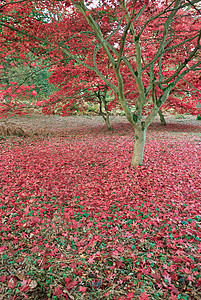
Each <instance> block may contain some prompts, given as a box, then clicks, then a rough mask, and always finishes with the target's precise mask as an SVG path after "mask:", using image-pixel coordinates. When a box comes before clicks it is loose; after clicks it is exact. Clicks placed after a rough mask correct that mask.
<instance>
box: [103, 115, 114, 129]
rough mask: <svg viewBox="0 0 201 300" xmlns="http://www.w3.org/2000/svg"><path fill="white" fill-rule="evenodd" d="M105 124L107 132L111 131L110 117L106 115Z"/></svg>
mask: <svg viewBox="0 0 201 300" xmlns="http://www.w3.org/2000/svg"><path fill="white" fill-rule="evenodd" d="M105 123H106V125H107V128H108V130H113V128H112V126H111V124H110V116H109V114H108V113H106V116H105Z"/></svg>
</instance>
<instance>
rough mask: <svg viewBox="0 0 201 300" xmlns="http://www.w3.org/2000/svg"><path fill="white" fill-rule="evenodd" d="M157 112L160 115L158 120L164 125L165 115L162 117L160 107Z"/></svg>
mask: <svg viewBox="0 0 201 300" xmlns="http://www.w3.org/2000/svg"><path fill="white" fill-rule="evenodd" d="M158 114H159V117H160V120H161V125H164V126H165V125H166V121H165V117H164V115H163V113H162V111H161V110H160V109H159V111H158Z"/></svg>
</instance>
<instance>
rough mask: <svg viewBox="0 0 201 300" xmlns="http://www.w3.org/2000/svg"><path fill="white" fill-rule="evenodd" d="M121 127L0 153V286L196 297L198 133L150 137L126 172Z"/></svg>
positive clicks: (6, 145)
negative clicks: (141, 160) (137, 163)
mask: <svg viewBox="0 0 201 300" xmlns="http://www.w3.org/2000/svg"><path fill="white" fill-rule="evenodd" d="M158 126H159V125H158ZM114 127H115V126H114ZM121 128H122V125H121V124H119V125H118V126H117V125H116V127H115V129H116V132H117V133H116V134H115V133H114V134H113V135H110V134H104V132H103V131H102V129H101V127H99V126H97V127H95V129H94V133H95V134H94V133H90V134H89V132H88V131H87V129H86V127H85V135H83V136H82V137H81V136H80V133H79V132H78V131H77V133H76V131H74V132H73V131H72V133H71V134H70V133H69V134H68V135H67V136H66V137H65V138H62V137H55V138H52V139H38V140H34V139H31V138H27V139H26V140H23V139H8V140H5V141H3V142H2V143H1V144H0V150H1V158H0V170H1V182H0V185H1V194H0V214H1V218H0V230H1V245H0V255H1V259H2V262H3V264H2V268H1V269H2V270H3V274H2V275H1V277H0V282H1V285H2V286H4V287H5V288H10V289H11V290H13V291H16V290H19V291H20V293H24V294H26V295H28V293H31V292H32V293H34V291H36V293H39V289H40V286H41V284H42V286H43V293H44V295H47V294H51V295H55V296H58V297H65V295H66V296H67V295H68V293H69V295H70V296H71V294H72V295H74V297H75V298H76V299H79V298H80V297H81V295H82V294H83V293H85V294H86V295H88V293H89V294H90V295H92V297H93V298H94V299H96V295H98V294H97V293H99V292H100V291H102V292H103V293H107V295H110V290H112V289H113V290H114V291H115V292H116V293H117V294H118V293H119V294H118V295H119V297H125V299H126V297H127V299H129V298H128V297H131V298H130V299H132V293H133V295H134V296H136V295H138V297H141V298H140V299H149V298H150V299H151V297H152V296H153V294H152V293H153V291H154V293H155V292H158V293H159V292H160V293H161V294H160V296H161V295H162V297H163V299H176V298H175V297H176V296H177V295H179V294H181V295H184V294H185V292H186V291H188V294H189V295H190V296H192V295H193V292H192V291H193V289H194V287H196V289H197V293H198V295H199V294H200V292H201V290H200V289H201V283H200V276H199V274H200V268H199V264H200V251H201V247H200V244H201V233H200V230H199V229H200V202H199V201H200V186H201V177H200V165H199V163H200V138H199V134H197V136H196V134H195V133H194V132H192V131H190V132H188V131H187V130H188V127H187V126H184V129H185V132H183V133H178V132H176V129H175V130H174V126H172V127H171V126H169V127H168V128H169V129H171V131H169V132H162V131H161V132H160V130H159V129H160V128H158V131H154V132H153V131H152V130H150V131H149V132H148V143H147V145H146V154H145V164H144V166H142V167H136V168H131V167H130V166H129V161H130V158H129V151H130V150H131V149H132V142H131V137H130V133H129V131H127V132H124V131H123V129H121ZM125 128H126V126H125ZM180 128H182V125H180ZM189 128H190V130H191V128H192V127H189ZM126 129H127V128H126ZM82 130H83V128H82ZM174 131H175V132H174ZM123 132H124V135H123V134H122V133H123ZM5 266H9V269H8V268H7V267H5ZM22 271H23V277H22V276H21V275H19V274H21V273H20V272H22ZM9 272H12V277H11V274H10V273H9ZM58 277H59V279H58ZM39 285H40V286H39ZM152 287H154V289H152ZM145 291H146V292H145ZM70 296H69V297H70ZM44 297H45V296H44ZM157 297H159V296H157ZM170 297H171V298H170Z"/></svg>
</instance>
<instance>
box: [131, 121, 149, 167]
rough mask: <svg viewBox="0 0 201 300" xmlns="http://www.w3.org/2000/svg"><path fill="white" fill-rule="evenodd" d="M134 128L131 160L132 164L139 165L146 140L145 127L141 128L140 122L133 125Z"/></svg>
mask: <svg viewBox="0 0 201 300" xmlns="http://www.w3.org/2000/svg"><path fill="white" fill-rule="evenodd" d="M134 130H135V142H134V149H133V157H132V160H131V165H132V166H141V165H142V162H143V155H144V145H145V140H146V129H145V128H142V126H141V124H140V126H139V125H135V126H134Z"/></svg>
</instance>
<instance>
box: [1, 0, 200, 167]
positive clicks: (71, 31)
mask: <svg viewBox="0 0 201 300" xmlns="http://www.w3.org/2000/svg"><path fill="white" fill-rule="evenodd" d="M198 3H199V1H198V0H192V1H185V0H175V1H159V2H157V1H149V2H148V1H137V0H136V1H99V2H98V3H97V4H96V5H95V6H92V5H91V1H85V2H84V1H69V0H65V1H42V2H41V1H28V0H27V1H16V2H10V3H8V2H7V3H5V4H3V5H1V7H0V10H1V16H2V17H1V21H0V25H1V26H2V33H1V41H2V43H3V45H4V47H5V49H4V48H3V50H2V57H3V56H6V55H7V53H8V45H9V47H10V48H13V49H15V53H16V52H18V54H19V55H20V57H21V58H24V59H26V56H27V54H28V52H29V51H30V50H32V51H33V52H34V53H35V54H36V55H37V56H38V55H39V56H43V57H48V58H49V59H51V61H52V62H54V63H55V64H56V63H57V64H60V63H61V62H62V61H65V60H69V59H70V60H71V61H72V63H76V64H79V65H81V66H83V67H85V68H86V69H88V70H90V71H93V72H94V73H96V75H97V77H98V78H99V79H100V80H101V84H105V85H106V86H107V87H108V88H109V89H110V90H111V91H112V93H113V94H114V102H113V103H115V101H118V103H120V104H121V107H122V109H123V111H124V113H125V115H126V117H127V119H128V121H129V122H130V123H131V124H132V126H133V128H134V132H135V142H134V150H133V158H132V160H131V165H133V166H135V165H141V164H142V162H143V154H144V145H145V139H146V132H147V128H148V127H149V125H150V124H151V122H152V121H153V119H154V117H155V116H156V115H157V113H158V112H159V110H160V109H161V107H162V106H163V105H165V103H168V102H167V99H168V97H169V106H173V107H181V109H182V106H184V107H186V108H187V109H192V108H193V109H195V111H196V105H195V101H194V102H193V101H192V98H193V97H192V93H191V91H193V90H194V91H196V93H197V94H195V97H196V98H197V96H199V95H200V90H199V86H198V85H199V83H198V82H199V81H198V79H199V71H200V64H201V62H200V59H199V50H200V37H201V31H200V18H199V13H200V11H199V6H198V5H197V4H198ZM181 24H182V27H181ZM4 50H5V51H4ZM102 56H103V57H104V61H105V59H106V60H107V65H109V68H105V67H104V65H103V63H102V62H103V61H102V59H100V57H102ZM192 79H193V80H192ZM183 81H184V85H183V84H182V83H183ZM181 82H182V83H181ZM184 86H188V88H187V92H186V94H184V92H183V91H180V90H179V88H181V90H182V89H183V87H184ZM174 95H176V96H177V97H175V96H174ZM150 99H151V101H150ZM183 104H184V105H183ZM15 105H17V104H16V103H15ZM7 106H8V105H7ZM12 107H13V106H12ZM131 107H132V108H133V109H131Z"/></svg>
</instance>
